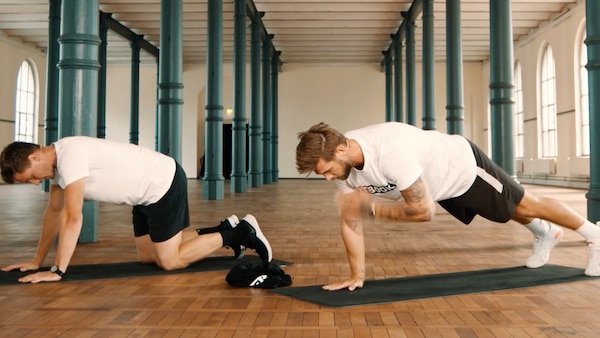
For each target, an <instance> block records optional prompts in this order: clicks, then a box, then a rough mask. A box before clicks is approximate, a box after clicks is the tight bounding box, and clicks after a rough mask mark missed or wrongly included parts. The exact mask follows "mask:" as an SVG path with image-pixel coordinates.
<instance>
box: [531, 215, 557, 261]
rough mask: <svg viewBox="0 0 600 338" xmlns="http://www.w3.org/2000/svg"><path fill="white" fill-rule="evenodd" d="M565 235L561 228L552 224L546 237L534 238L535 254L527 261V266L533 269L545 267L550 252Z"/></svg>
mask: <svg viewBox="0 0 600 338" xmlns="http://www.w3.org/2000/svg"><path fill="white" fill-rule="evenodd" d="M542 222H545V221H542ZM563 233H564V231H563V229H562V228H561V227H559V226H556V225H554V224H552V223H550V230H549V231H548V232H547V233H546V234H545V235H544V236H542V237H535V238H534V240H533V253H532V254H531V256H529V258H528V259H527V263H526V264H525V266H527V267H528V268H532V269H535V268H539V267H541V266H544V265H545V264H546V263H547V262H548V259H549V258H550V251H552V249H553V248H554V246H555V245H556V244H557V243H558V242H559V241H560V239H561V238H562V236H563Z"/></svg>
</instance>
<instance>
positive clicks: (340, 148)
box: [335, 144, 347, 155]
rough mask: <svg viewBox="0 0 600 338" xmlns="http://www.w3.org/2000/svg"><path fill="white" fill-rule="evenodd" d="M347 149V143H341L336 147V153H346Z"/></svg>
mask: <svg viewBox="0 0 600 338" xmlns="http://www.w3.org/2000/svg"><path fill="white" fill-rule="evenodd" d="M346 149H347V148H346V146H345V145H343V144H339V145H338V146H337V147H335V153H336V154H340V155H341V154H343V153H345V152H346Z"/></svg>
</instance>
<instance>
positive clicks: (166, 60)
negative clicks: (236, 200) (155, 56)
mask: <svg viewBox="0 0 600 338" xmlns="http://www.w3.org/2000/svg"><path fill="white" fill-rule="evenodd" d="M160 8H161V10H160V58H159V74H158V77H159V80H158V121H157V123H158V150H159V151H160V152H161V153H163V154H166V155H169V156H171V157H173V158H174V159H175V160H176V161H177V162H179V163H181V123H182V122H181V114H182V111H181V110H182V109H181V108H182V105H183V97H182V93H183V47H182V45H183V42H182V39H183V35H182V30H183V11H182V0H161V1H160Z"/></svg>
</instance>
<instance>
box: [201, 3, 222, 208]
mask: <svg viewBox="0 0 600 338" xmlns="http://www.w3.org/2000/svg"><path fill="white" fill-rule="evenodd" d="M207 26H208V28H207V29H208V32H207V34H208V40H207V42H206V54H207V55H206V107H205V109H206V119H205V128H204V144H205V146H204V147H205V148H204V178H203V181H204V185H203V193H204V199H209V200H222V199H223V198H224V191H223V190H224V182H225V177H223V91H222V87H223V80H222V78H223V2H222V1H220V0H208V23H207Z"/></svg>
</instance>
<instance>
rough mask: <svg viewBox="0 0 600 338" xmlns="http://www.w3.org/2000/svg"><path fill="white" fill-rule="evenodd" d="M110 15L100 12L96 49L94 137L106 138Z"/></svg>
mask: <svg viewBox="0 0 600 338" xmlns="http://www.w3.org/2000/svg"><path fill="white" fill-rule="evenodd" d="M110 16H111V14H108V13H104V12H100V32H99V36H100V47H99V49H98V62H99V63H100V69H99V70H98V126H97V127H96V130H97V131H96V136H97V137H98V138H106V53H107V45H108V19H109V18H110Z"/></svg>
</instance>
